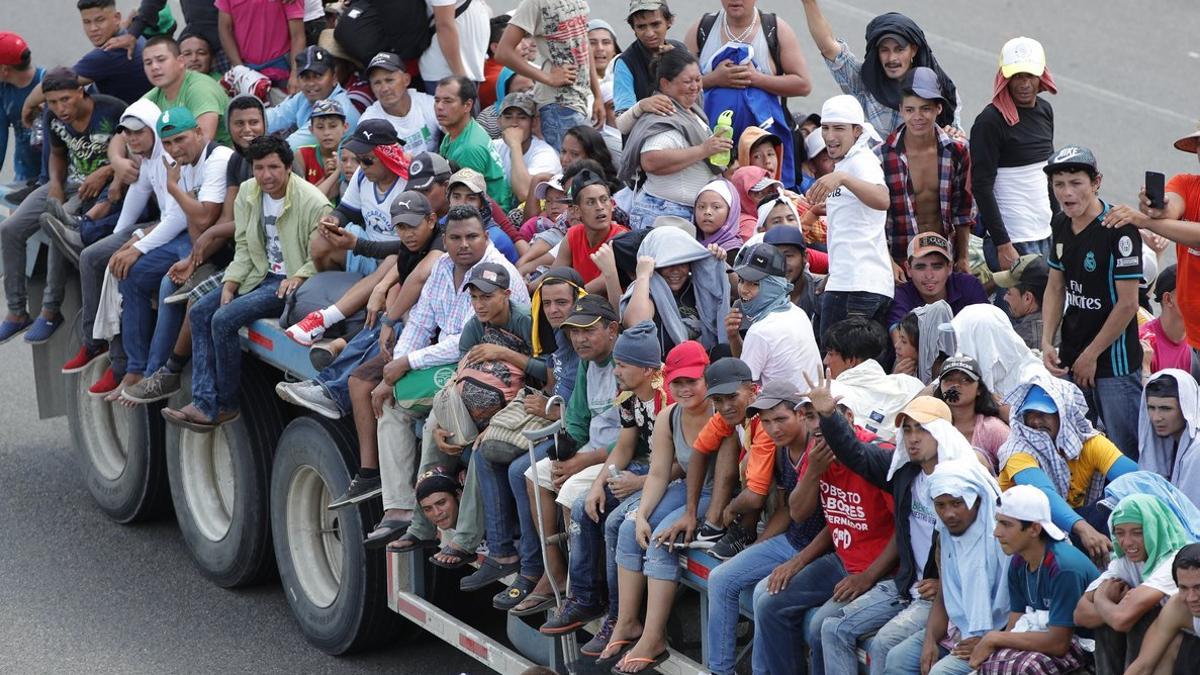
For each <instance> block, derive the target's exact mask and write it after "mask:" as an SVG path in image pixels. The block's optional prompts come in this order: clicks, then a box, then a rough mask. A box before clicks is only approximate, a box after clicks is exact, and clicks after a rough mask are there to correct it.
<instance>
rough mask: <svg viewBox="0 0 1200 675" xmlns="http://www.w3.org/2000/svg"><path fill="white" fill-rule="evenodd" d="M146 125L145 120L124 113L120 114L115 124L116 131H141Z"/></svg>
mask: <svg viewBox="0 0 1200 675" xmlns="http://www.w3.org/2000/svg"><path fill="white" fill-rule="evenodd" d="M148 126H150V125H148V124H146V122H145V121H144V120H143V119H142V118H140V117H138V116H137V115H132V114H130V113H125V114H124V115H121V122H120V123H119V124H117V131H141V130H142V129H145V128H146V127H148Z"/></svg>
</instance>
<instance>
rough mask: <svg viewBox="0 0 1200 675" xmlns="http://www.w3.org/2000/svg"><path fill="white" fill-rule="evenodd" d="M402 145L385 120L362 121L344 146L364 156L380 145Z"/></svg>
mask: <svg viewBox="0 0 1200 675" xmlns="http://www.w3.org/2000/svg"><path fill="white" fill-rule="evenodd" d="M397 143H399V144H400V145H404V141H401V140H400V138H399V137H398V136H396V128H395V127H393V126H392V123H391V122H389V121H387V120H381V119H373V120H362V121H360V122H359V123H358V126H357V127H355V128H354V133H353V134H351V135H350V138H348V139H346V145H345V146H344V147H345V148H346V149H347V150H349V151H350V152H353V153H354V154H356V155H365V154H367V153H369V152H371V151H373V150H374V149H375V148H377V147H379V146H381V145H396V144H397Z"/></svg>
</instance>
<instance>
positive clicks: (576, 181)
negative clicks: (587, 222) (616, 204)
mask: <svg viewBox="0 0 1200 675" xmlns="http://www.w3.org/2000/svg"><path fill="white" fill-rule="evenodd" d="M593 185H603V186H605V187H608V181H606V180H604V176H601V175H600V174H598V173H596V172H595V171H591V170H589V169H584V170H583V171H580V172H579V173H577V174H575V177H574V178H573V179H571V190H570V191H569V192H568V193H567V196H568V197H570V199H571V203H572V204H578V203H579V193H580V192H583V190H584V188H587V187H591V186H593Z"/></svg>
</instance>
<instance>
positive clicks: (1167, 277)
mask: <svg viewBox="0 0 1200 675" xmlns="http://www.w3.org/2000/svg"><path fill="white" fill-rule="evenodd" d="M1175 280H1176V272H1175V266H1174V265H1167V266H1166V267H1164V268H1163V270H1162V271H1161V272H1159V273H1158V279H1156V280H1155V281H1154V301H1155V302H1157V303H1158V304H1160V305H1161V304H1162V301H1163V293H1174V292H1175V283H1176V281H1175Z"/></svg>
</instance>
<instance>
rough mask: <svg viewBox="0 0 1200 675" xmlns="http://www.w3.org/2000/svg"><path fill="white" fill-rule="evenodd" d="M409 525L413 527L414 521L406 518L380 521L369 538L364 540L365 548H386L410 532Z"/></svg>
mask: <svg viewBox="0 0 1200 675" xmlns="http://www.w3.org/2000/svg"><path fill="white" fill-rule="evenodd" d="M409 525H412V521H411V520H406V519H404V518H384V519H383V520H381V521H379V524H378V525H376V526H375V529H374V530H371V533H370V534H368V535H367V538H366V539H363V546H365V547H367V548H379V547H381V546H384V545H386V544H388V543H389V542H392V541H394V540H396V539H399V538H400V537H401V535H403V534H404V533H405V532H408V526H409Z"/></svg>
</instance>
